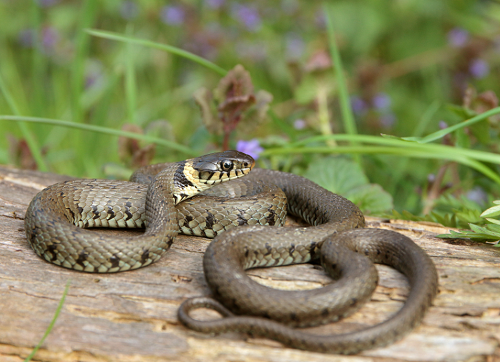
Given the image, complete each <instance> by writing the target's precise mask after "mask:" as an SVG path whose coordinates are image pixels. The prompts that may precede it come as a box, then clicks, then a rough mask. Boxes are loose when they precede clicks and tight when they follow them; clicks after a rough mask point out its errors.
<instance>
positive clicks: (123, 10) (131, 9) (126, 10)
mask: <svg viewBox="0 0 500 362" xmlns="http://www.w3.org/2000/svg"><path fill="white" fill-rule="evenodd" d="M138 14H139V7H138V6H137V4H136V3H135V1H131V0H125V1H123V2H122V3H121V5H120V15H121V16H122V18H124V19H125V20H132V19H135V18H136V17H137V15H138Z"/></svg>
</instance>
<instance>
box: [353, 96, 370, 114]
mask: <svg viewBox="0 0 500 362" xmlns="http://www.w3.org/2000/svg"><path fill="white" fill-rule="evenodd" d="M351 107H352V110H353V112H354V113H356V114H357V115H362V114H364V113H365V112H366V111H367V109H368V106H367V104H366V102H365V101H364V100H363V99H362V98H360V97H357V96H352V97H351Z"/></svg>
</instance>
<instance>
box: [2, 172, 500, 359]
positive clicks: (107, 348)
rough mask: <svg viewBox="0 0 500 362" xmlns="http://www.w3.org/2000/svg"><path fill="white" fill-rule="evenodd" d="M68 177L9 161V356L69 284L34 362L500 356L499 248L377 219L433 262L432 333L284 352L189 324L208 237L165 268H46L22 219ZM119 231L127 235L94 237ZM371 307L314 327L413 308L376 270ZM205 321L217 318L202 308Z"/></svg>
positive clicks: (394, 278)
mask: <svg viewBox="0 0 500 362" xmlns="http://www.w3.org/2000/svg"><path fill="white" fill-rule="evenodd" d="M66 179H69V177H65V176H60V175H53V174H43V173H39V172H33V171H21V170H16V169H11V168H7V167H3V166H0V231H1V237H0V323H1V330H0V361H6V362H11V361H16V362H18V361H22V360H24V358H26V356H27V355H28V354H29V353H30V352H31V350H32V349H33V348H34V347H35V346H36V344H37V343H38V342H39V340H40V339H41V338H42V336H43V334H44V332H45V330H46V328H47V326H48V324H49V323H50V321H51V319H52V317H53V315H54V312H55V310H56V307H57V305H58V303H59V300H60V298H61V295H62V292H63V290H64V287H65V285H66V282H67V281H68V280H71V286H70V289H69V293H68V295H67V298H66V302H65V304H64V307H63V309H62V311H61V314H60V316H59V319H58V320H57V322H56V325H55V327H54V329H53V330H52V332H51V333H50V335H49V337H48V338H47V339H46V341H45V343H44V344H43V345H42V348H41V349H40V350H39V351H38V352H37V354H36V356H35V358H34V359H33V360H34V361H61V362H72V361H89V362H94V361H95V362H101V361H147V362H149V361H190V362H191V361H204V362H210V361H263V362H267V361H273V362H285V361H308V362H309V361H310V362H313V361H351V362H354V361H376V362H382V361H488V362H493V361H500V347H499V345H500V249H498V248H493V247H492V246H488V245H483V244H476V243H471V242H466V241H460V240H455V241H448V242H446V241H444V240H442V239H438V238H436V237H434V235H436V233H443V232H446V231H447V229H445V228H443V227H441V226H439V225H435V224H428V223H422V224H419V223H413V222H405V221H398V220H381V219H373V218H372V219H368V220H369V224H370V227H378V228H387V229H392V230H396V231H399V232H401V233H403V234H405V235H407V236H410V237H411V238H412V239H413V240H414V241H415V242H416V243H417V244H419V245H420V246H421V247H422V248H424V249H425V250H426V251H427V253H429V255H430V256H431V257H432V259H433V261H434V263H435V264H436V267H437V269H438V272H439V277H440V293H439V295H438V297H437V299H436V300H435V302H434V306H433V307H432V308H431V310H430V312H429V313H428V315H427V316H426V317H425V320H424V323H423V325H422V326H420V327H419V328H417V329H416V330H415V331H413V332H412V333H411V334H409V335H408V336H407V337H405V338H404V339H403V340H401V341H400V342H398V343H395V344H393V345H391V346H389V347H386V348H380V349H375V350H371V351H367V352H364V353H361V354H359V355H357V356H334V355H324V354H319V353H311V352H304V351H298V350H294V349H290V348H284V347H282V346H281V345H280V344H279V343H276V342H273V341H269V340H265V339H255V338H250V337H248V336H245V335H240V334H236V333H234V334H225V335H221V336H207V335H202V334H199V333H196V332H192V331H189V330H187V329H186V328H184V327H183V326H182V325H180V324H179V322H178V321H177V318H176V312H177V308H178V306H179V305H180V303H181V302H182V301H183V300H184V299H185V298H187V297H192V296H199V295H209V294H210V292H209V290H208V288H207V286H206V284H205V280H204V277H203V271H202V255H203V252H204V250H205V248H206V247H207V245H208V243H209V242H210V241H209V240H208V239H203V238H193V237H187V236H179V237H178V238H177V239H176V242H175V243H174V245H173V247H172V249H171V250H170V251H169V252H168V253H167V254H166V255H165V256H164V257H163V258H162V259H161V260H160V261H159V262H157V263H156V264H153V265H151V266H148V267H146V268H144V269H141V270H137V271H133V272H125V273H120V274H105V275H95V274H85V273H78V272H75V271H71V270H66V269H63V268H60V267H57V266H54V265H51V264H49V263H46V262H44V261H43V260H42V259H40V258H39V257H38V256H36V255H35V253H34V252H33V251H32V250H31V248H30V246H29V245H28V243H27V241H26V238H25V235H24V220H23V219H24V213H25V210H26V207H27V206H28V204H29V202H30V200H31V198H32V197H33V196H34V195H35V194H36V193H37V192H38V191H39V190H41V189H42V188H43V187H45V186H48V185H50V184H53V183H55V182H59V181H62V180H66ZM96 232H121V233H125V232H123V231H102V230H99V231H96ZM377 269H378V270H379V273H380V283H379V286H378V287H377V290H376V292H375V294H374V296H373V298H372V301H371V302H370V303H368V304H367V305H366V306H364V307H363V308H362V309H361V310H360V311H359V312H358V313H356V314H355V315H353V316H352V317H349V318H347V319H345V320H343V321H342V322H340V323H337V324H332V325H328V326H323V327H318V328H311V332H314V333H345V332H348V331H353V330H357V329H359V328H364V327H366V326H368V325H371V324H374V323H376V322H380V321H382V320H384V319H386V318H387V317H388V316H390V315H391V314H392V313H394V312H395V311H396V310H397V309H398V308H399V307H400V306H401V305H402V303H403V302H404V299H405V295H406V293H407V290H408V289H407V283H406V280H405V278H404V277H402V276H401V275H400V274H399V273H397V272H396V271H394V270H392V269H391V268H388V267H385V266H377ZM249 274H250V275H252V276H253V277H254V279H255V280H257V281H259V282H261V283H262V284H265V285H269V286H273V287H279V288H284V289H289V288H290V289H291V288H294V289H299V288H301V289H306V288H313V287H317V286H320V285H323V284H326V283H329V282H330V281H329V278H328V277H327V276H326V275H325V274H324V272H323V271H322V270H321V268H319V267H318V266H315V265H298V266H289V267H281V268H271V269H258V270H252V271H250V272H249ZM199 313H200V318H204V317H205V318H206V317H208V316H209V312H205V313H203V312H199Z"/></svg>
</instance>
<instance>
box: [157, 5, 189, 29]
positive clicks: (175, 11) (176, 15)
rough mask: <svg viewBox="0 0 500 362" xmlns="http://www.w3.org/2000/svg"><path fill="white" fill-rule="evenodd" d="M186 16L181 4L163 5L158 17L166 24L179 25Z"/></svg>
mask: <svg viewBox="0 0 500 362" xmlns="http://www.w3.org/2000/svg"><path fill="white" fill-rule="evenodd" d="M185 17H186V12H185V11H184V9H183V8H182V7H181V6H164V7H163V8H162V9H161V14H160V18H161V20H162V21H163V22H164V23H165V24H168V25H181V24H182V23H183V22H184V18H185Z"/></svg>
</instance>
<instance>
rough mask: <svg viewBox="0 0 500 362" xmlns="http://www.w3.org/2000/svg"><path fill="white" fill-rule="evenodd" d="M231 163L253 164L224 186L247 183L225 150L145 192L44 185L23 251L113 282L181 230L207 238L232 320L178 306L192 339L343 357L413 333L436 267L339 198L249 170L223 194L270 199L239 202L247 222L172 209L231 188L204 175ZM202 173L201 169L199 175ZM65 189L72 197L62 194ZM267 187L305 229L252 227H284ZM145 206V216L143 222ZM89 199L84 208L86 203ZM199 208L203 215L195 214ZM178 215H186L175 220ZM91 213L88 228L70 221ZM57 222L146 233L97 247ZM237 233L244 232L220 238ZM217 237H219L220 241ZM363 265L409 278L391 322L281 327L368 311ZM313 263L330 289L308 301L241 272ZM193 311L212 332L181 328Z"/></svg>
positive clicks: (174, 171)
mask: <svg viewBox="0 0 500 362" xmlns="http://www.w3.org/2000/svg"><path fill="white" fill-rule="evenodd" d="M233 156H234V157H235V158H234V157H233ZM204 157H205V159H204ZM230 157H233V158H232V159H231V162H232V165H238V166H241V167H242V166H243V165H244V164H246V165H247V166H248V165H249V164H251V165H250V166H248V167H246V168H244V170H245V171H241V172H236V171H233V178H234V177H236V176H240V175H239V173H241V176H242V175H244V174H246V173H248V172H249V170H250V168H251V167H253V160H252V161H249V160H248V158H244V156H242V155H241V154H239V153H236V151H227V152H226V153H224V154H212V155H208V156H202V157H201V158H199V159H194V160H188V161H183V162H180V163H177V164H169V165H162V166H150V167H148V168H146V169H144V170H142V171H141V172H140V173H138V174H136V175H134V176H133V178H132V179H133V180H134V181H139V182H151V184H150V186H149V187H147V186H144V185H142V184H139V183H127V182H121V183H116V181H79V182H76V181H74V183H73V182H69V183H66V184H64V185H61V184H58V185H59V186H58V185H54V186H52V187H49V188H48V189H46V190H44V191H42V192H41V193H40V194H39V195H37V196H36V197H35V198H34V199H33V201H32V203H31V204H30V206H29V208H28V211H27V214H26V222H25V223H26V235H27V237H28V240H29V241H30V244H31V245H32V247H33V249H34V250H35V251H36V252H37V253H38V254H39V255H40V256H42V257H43V258H44V259H46V260H47V261H49V262H52V263H55V264H58V265H62V266H65V267H69V268H73V269H76V270H82V271H89V272H114V271H122V270H128V269H135V268H138V267H141V266H145V265H148V264H150V263H151V262H153V261H155V260H157V259H158V258H159V257H160V256H161V254H162V253H164V252H165V251H166V250H167V249H168V248H169V246H170V245H171V243H172V241H173V238H174V237H175V235H176V234H177V232H178V230H179V229H180V230H181V231H184V232H187V233H192V234H200V235H205V236H209V237H211V236H217V237H216V238H215V240H214V241H213V242H212V243H211V244H210V246H209V247H208V249H207V251H206V253H205V256H204V260H203V263H204V272H205V277H206V279H207V282H208V284H209V286H210V287H211V289H212V291H213V294H214V297H215V298H216V299H218V300H219V301H220V302H222V303H223V304H224V305H225V306H226V307H227V308H229V309H231V310H232V311H229V310H228V309H227V308H226V307H224V306H223V305H221V304H220V303H218V302H216V301H215V300H213V299H211V298H192V299H188V300H186V301H185V302H184V303H183V304H182V305H181V307H180V308H179V314H178V315H179V319H180V321H181V322H182V323H183V324H185V325H186V326H188V327H190V328H192V329H195V330H198V331H201V332H206V333H223V332H227V331H240V332H248V333H251V334H252V335H254V336H262V337H267V338H272V339H275V340H278V341H280V342H282V343H284V344H286V345H289V346H291V347H294V348H300V349H307V350H312V351H319V352H330V353H345V354H352V353H357V352H359V351H361V350H364V349H368V348H373V347H376V346H383V345H387V344H389V343H392V342H393V341H395V340H397V339H399V338H401V337H402V336H403V335H404V334H405V333H407V332H408V331H409V330H411V329H412V328H413V327H415V326H416V325H418V324H419V323H420V321H421V320H422V318H423V316H424V314H425V312H426V311H427V309H428V308H429V306H430V305H431V303H432V300H433V298H434V296H435V295H436V293H437V282H438V281H437V273H436V270H435V267H434V264H433V263H432V261H431V260H430V258H429V257H428V256H427V255H426V254H425V252H424V251H423V250H422V249H420V248H419V247H418V246H417V245H416V244H414V243H413V242H412V241H411V240H410V239H409V238H406V237H405V236H403V235H401V234H398V233H395V232H392V231H388V230H374V229H363V227H364V217H363V215H362V213H361V212H360V210H359V209H358V208H357V207H356V206H355V205H354V204H352V203H351V202H350V201H348V200H346V199H344V198H343V197H341V196H339V195H336V194H333V193H331V192H329V191H327V190H325V189H323V188H321V187H320V186H318V185H316V184H315V183H313V182H311V181H308V180H306V179H304V178H302V177H299V176H296V175H292V174H288V173H283V172H277V171H270V170H264V169H255V170H253V171H252V172H251V173H250V174H249V175H247V176H245V178H244V179H242V180H237V182H234V181H233V182H231V183H236V188H239V189H240V191H241V189H245V190H246V189H250V188H252V187H254V186H252V185H258V186H256V188H257V189H258V191H264V192H268V193H270V195H271V200H274V201H272V202H271V204H263V203H262V202H261V199H260V196H255V195H252V196H249V205H250V206H249V208H250V209H253V210H252V212H250V211H248V210H246V209H242V206H241V201H239V199H236V200H235V201H234V205H233V208H232V209H230V210H231V211H227V210H226V209H225V208H224V206H223V205H224V204H225V203H228V201H227V200H224V199H218V200H217V202H218V203H217V204H216V203H215V202H214V200H213V199H206V197H207V196H196V197H193V198H192V199H190V200H186V201H184V202H181V201H182V200H185V199H188V198H189V197H192V194H193V193H194V192H199V191H200V190H199V189H198V181H197V180H196V179H195V178H196V177H199V179H200V180H203V181H199V182H203V183H204V184H205V185H206V184H207V183H211V181H214V180H216V179H220V180H221V181H222V180H225V179H229V178H231V177H230V176H228V177H223V176H222V174H221V176H220V177H214V175H213V173H214V172H220V171H214V170H213V168H214V165H221V164H223V163H224V160H227V159H229V158H230ZM207 158H208V159H209V160H210V162H208V163H207V161H206V160H207ZM221 160H222V161H221ZM193 165H197V166H196V167H197V168H196V172H192V171H189V172H191V173H189V172H188V171H186V167H187V166H189V167H187V169H188V170H192V169H193ZM203 165H205V166H207V165H208V168H209V171H206V170H204V169H203ZM234 169H236V167H235V168H234ZM182 170H184V171H182ZM180 172H181V173H182V174H180ZM186 172H187V173H186ZM210 174H212V175H211V176H210ZM186 179H188V181H189V182H188V184H190V186H189V187H190V190H189V193H188V190H187V189H186V188H185V187H184V185H185V183H186ZM213 183H215V182H213ZM231 183H228V185H229V184H231ZM68 184H69V189H70V190H73V191H71V192H70V191H69V190H68ZM222 186H223V185H220V186H217V188H221V187H222ZM193 187H194V188H196V190H193ZM217 188H214V189H212V190H214V191H209V190H207V191H205V193H206V194H210V193H213V195H212V196H214V195H215V196H216V197H218V198H219V197H220V195H227V196H235V194H236V193H238V192H235V191H234V189H231V188H228V189H221V190H217ZM276 188H278V190H279V189H281V190H283V192H284V194H285V195H286V197H287V200H288V201H287V202H288V204H287V209H288V212H289V213H292V214H294V215H297V216H299V217H301V218H303V219H304V220H305V221H306V222H308V223H309V224H311V225H313V226H312V227H293V228H269V227H264V226H260V225H257V224H260V223H263V224H266V223H267V224H271V225H273V224H275V225H279V224H281V223H282V221H281V220H282V219H280V217H281V214H282V212H281V210H282V209H283V208H284V203H285V201H283V199H282V198H281V196H279V192H278V191H276ZM128 189H132V194H133V193H134V192H135V194H136V196H134V197H129V196H128V195H129V192H128ZM178 189H181V191H180V192H179V191H178ZM47 190H48V191H47ZM96 190H98V191H96ZM102 190H106V192H107V193H109V194H108V195H107V196H106V198H105V202H104V205H100V206H99V205H96V203H95V202H92V203H91V206H87V208H85V207H82V206H78V207H79V208H80V209H81V210H80V209H78V207H77V210H78V213H77V214H78V215H77V216H76V217H75V215H73V214H75V213H76V212H75V211H73V210H72V208H71V205H70V204H75V203H76V204H77V205H79V202H81V201H80V198H81V194H88V195H89V194H92V193H100V192H101V191H102ZM125 190H127V192H125ZM124 194H125V195H127V196H126V199H124V200H123V201H122V202H120V203H119V205H118V206H116V210H117V211H112V213H114V214H115V215H116V214H119V213H120V212H121V214H122V215H126V219H127V220H126V221H121V222H119V221H112V222H110V220H114V218H112V217H110V215H109V214H110V213H109V212H108V213H107V215H105V214H103V213H99V209H100V208H102V209H103V210H104V211H106V206H109V203H111V201H112V199H114V198H115V195H124ZM144 195H146V202H145V210H146V211H145V213H141V212H140V209H141V205H142V204H144ZM88 199H89V200H92V197H89V198H88ZM197 199H198V200H197ZM113 202H114V201H113ZM197 202H200V203H201V204H202V205H203V206H202V207H201V208H198V209H197V207H198V206H199V205H198V206H197ZM176 204H178V205H177V209H176V208H175V205H176ZM184 204H185V205H186V207H185V208H184V209H182V210H184V211H179V210H180V208H179V207H180V206H181V205H184ZM221 205H222V206H221ZM143 208H144V206H143ZM68 209H70V210H71V211H68ZM73 209H74V207H73ZM136 209H137V210H136ZM190 209H193V210H190ZM195 209H196V210H197V211H194V210H195ZM113 210H115V209H113ZM80 211H81V212H80ZM132 211H137V212H136V213H133V212H132ZM255 211H256V212H255ZM188 212H189V214H188ZM89 213H90V215H91V216H92V215H93V217H91V218H89V217H80V216H79V215H84V214H89ZM127 213H128V214H130V216H129V215H128V214H127ZM193 213H194V214H193ZM54 215H56V216H54ZM97 215H100V216H97ZM178 215H179V216H178ZM251 215H257V216H251ZM226 216H227V217H226ZM278 216H279V217H278ZM65 219H67V220H72V222H73V223H75V224H76V225H80V226H84V227H85V226H101V225H103V224H104V223H107V224H111V223H113V224H115V223H116V225H117V226H120V225H119V224H120V223H121V224H125V225H128V224H130V225H133V224H134V225H137V226H140V225H142V224H143V223H145V224H146V232H145V234H144V237H142V238H135V239H134V238H129V239H122V238H120V239H114V238H111V240H103V239H101V237H97V238H96V237H95V236H94V235H93V234H89V233H88V231H86V230H81V229H78V228H76V227H75V226H74V225H71V224H69V223H68V222H67V220H65ZM89 219H93V220H94V221H89ZM82 220H85V221H82ZM96 220H101V221H96ZM102 220H106V221H102ZM236 225H249V226H246V227H242V228H234V229H233V230H230V229H231V228H233V227H234V226H236ZM111 226H115V225H111ZM214 226H215V228H214ZM224 230H229V231H227V232H224V233H222V234H220V232H221V231H224ZM219 234H220V235H219ZM91 235H92V236H91ZM365 256H367V257H368V258H369V259H371V260H372V261H373V262H376V263H383V264H387V265H390V266H392V267H394V268H396V269H397V270H399V271H401V272H402V273H403V274H404V275H406V277H407V278H408V279H409V282H410V286H411V291H410V294H409V296H408V300H407V301H406V303H405V305H404V306H403V307H402V309H401V310H400V311H399V312H398V313H396V314H395V315H394V316H392V317H391V318H389V319H388V320H387V321H385V322H383V323H380V324H378V325H375V326H373V327H370V328H368V329H365V330H362V331H359V332H354V333H348V334H341V335H334V336H317V335H310V334H307V333H304V332H301V331H299V330H296V329H293V328H291V327H304V326H310V325H318V324H324V323H329V322H332V321H335V320H338V319H340V318H343V317H345V316H347V315H349V314H352V313H353V312H354V311H355V310H357V309H358V308H359V307H360V306H361V305H362V303H363V302H364V301H366V300H368V299H369V298H370V295H371V293H372V291H373V289H374V288H375V286H376V284H377V281H378V277H377V273H376V270H375V268H374V267H373V264H372V263H371V262H370V261H369V260H368V258H365ZM317 258H320V259H321V262H322V265H323V266H324V268H325V269H326V270H327V272H328V273H329V274H330V275H331V276H332V277H333V278H334V279H337V281H336V282H335V283H334V284H332V285H328V286H326V287H324V288H319V289H314V290H309V291H278V290H273V289H270V288H267V287H264V286H262V285H260V284H258V283H256V282H254V281H252V280H251V279H250V278H249V277H248V276H247V275H246V274H245V272H244V270H245V269H248V268H252V267H262V266H274V265H288V264H295V263H304V262H308V261H310V260H313V259H317ZM199 307H207V308H212V309H215V310H217V311H219V312H220V313H221V314H222V315H223V316H224V317H225V318H222V319H219V320H212V321H198V320H195V319H193V318H191V317H190V315H189V312H190V311H191V310H192V309H196V308H199ZM240 315H252V316H253V317H248V316H240ZM269 318H270V319H274V320H275V321H273V320H270V319H269ZM278 322H279V323H278Z"/></svg>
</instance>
